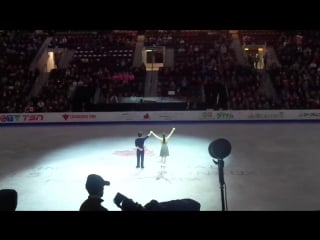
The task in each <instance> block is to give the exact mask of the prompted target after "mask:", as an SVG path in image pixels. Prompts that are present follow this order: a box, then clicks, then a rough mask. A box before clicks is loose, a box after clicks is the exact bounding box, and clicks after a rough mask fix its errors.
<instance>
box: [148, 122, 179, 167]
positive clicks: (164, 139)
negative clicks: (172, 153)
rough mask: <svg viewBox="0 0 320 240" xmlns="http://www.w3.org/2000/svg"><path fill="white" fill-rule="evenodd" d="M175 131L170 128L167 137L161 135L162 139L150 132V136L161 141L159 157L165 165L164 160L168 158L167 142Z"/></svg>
mask: <svg viewBox="0 0 320 240" xmlns="http://www.w3.org/2000/svg"><path fill="white" fill-rule="evenodd" d="M175 130H176V129H175V128H172V130H171V132H170V133H169V135H168V136H166V135H165V133H163V134H162V137H159V136H158V135H157V134H155V133H154V132H153V131H151V134H152V135H153V136H154V137H155V138H157V139H159V140H160V141H161V149H160V157H161V163H163V164H165V163H166V158H167V157H168V156H169V148H168V145H167V143H168V140H169V139H170V137H171V135H172V134H173V133H174V131H175Z"/></svg>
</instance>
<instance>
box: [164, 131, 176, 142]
mask: <svg viewBox="0 0 320 240" xmlns="http://www.w3.org/2000/svg"><path fill="white" fill-rule="evenodd" d="M175 130H176V129H175V128H172V130H171V132H170V133H169V135H168V136H167V137H166V140H169V138H170V137H171V135H172V134H173V133H174V131H175Z"/></svg>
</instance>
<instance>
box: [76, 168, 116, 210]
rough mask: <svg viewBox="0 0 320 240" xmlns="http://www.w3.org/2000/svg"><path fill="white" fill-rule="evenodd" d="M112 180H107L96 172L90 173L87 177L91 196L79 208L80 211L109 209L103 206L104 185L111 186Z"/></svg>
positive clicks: (87, 187) (87, 186)
mask: <svg viewBox="0 0 320 240" xmlns="http://www.w3.org/2000/svg"><path fill="white" fill-rule="evenodd" d="M109 185H110V182H108V181H105V180H104V179H103V178H102V177H101V176H99V175H96V174H90V175H89V176H88V177H87V182H86V189H87V191H88V193H89V197H88V199H87V200H85V201H84V202H83V203H82V204H81V207H80V209H79V211H108V209H107V208H105V207H103V206H102V205H101V203H102V202H103V199H102V196H103V190H104V186H109Z"/></svg>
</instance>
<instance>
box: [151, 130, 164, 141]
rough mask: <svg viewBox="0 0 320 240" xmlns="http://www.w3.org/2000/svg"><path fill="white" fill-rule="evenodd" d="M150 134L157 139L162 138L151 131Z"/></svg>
mask: <svg viewBox="0 0 320 240" xmlns="http://www.w3.org/2000/svg"><path fill="white" fill-rule="evenodd" d="M151 134H152V135H153V136H154V137H155V138H157V139H159V140H162V138H161V137H159V136H158V135H157V134H155V133H154V132H153V131H151Z"/></svg>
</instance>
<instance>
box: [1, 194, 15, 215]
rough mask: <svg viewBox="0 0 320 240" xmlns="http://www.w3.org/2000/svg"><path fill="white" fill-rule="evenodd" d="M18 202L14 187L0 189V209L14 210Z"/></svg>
mask: <svg viewBox="0 0 320 240" xmlns="http://www.w3.org/2000/svg"><path fill="white" fill-rule="evenodd" d="M17 204H18V193H17V191H16V190H14V189H2V190H0V211H15V210H16V208H17Z"/></svg>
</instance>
